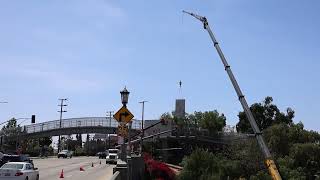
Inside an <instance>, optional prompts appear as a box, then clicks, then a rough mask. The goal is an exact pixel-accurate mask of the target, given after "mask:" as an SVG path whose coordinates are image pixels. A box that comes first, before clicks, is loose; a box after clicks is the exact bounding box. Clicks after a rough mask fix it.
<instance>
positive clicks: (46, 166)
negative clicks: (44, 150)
mask: <svg viewBox="0 0 320 180" xmlns="http://www.w3.org/2000/svg"><path fill="white" fill-rule="evenodd" d="M92 163H93V164H94V167H93V168H92V167H91V166H92ZM34 164H35V167H38V168H39V172H40V173H39V174H40V179H48V180H52V179H57V178H59V177H60V174H61V171H62V169H63V175H64V177H65V178H69V179H70V178H73V177H77V175H79V173H80V167H83V168H84V169H85V170H89V171H88V172H86V171H85V172H86V173H82V174H83V175H85V176H80V177H78V178H80V179H81V178H84V179H89V178H90V177H87V176H86V174H87V173H90V172H94V173H93V174H90V176H95V177H96V178H99V176H101V177H103V176H105V177H108V176H109V175H110V174H111V175H112V169H113V167H114V166H109V165H106V164H105V160H101V164H100V160H99V159H98V158H97V157H76V158H71V159H57V158H48V159H35V160H34ZM97 170H101V172H100V171H97ZM95 171H97V172H95Z"/></svg>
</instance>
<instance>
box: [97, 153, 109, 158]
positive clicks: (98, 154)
mask: <svg viewBox="0 0 320 180" xmlns="http://www.w3.org/2000/svg"><path fill="white" fill-rule="evenodd" d="M97 156H98V157H99V159H105V158H106V156H107V152H98V153H97Z"/></svg>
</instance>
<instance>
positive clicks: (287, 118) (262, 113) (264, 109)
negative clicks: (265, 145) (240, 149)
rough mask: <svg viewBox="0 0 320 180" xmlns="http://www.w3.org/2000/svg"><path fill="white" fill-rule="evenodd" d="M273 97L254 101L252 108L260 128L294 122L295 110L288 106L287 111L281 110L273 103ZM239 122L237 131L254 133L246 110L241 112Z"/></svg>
mask: <svg viewBox="0 0 320 180" xmlns="http://www.w3.org/2000/svg"><path fill="white" fill-rule="evenodd" d="M272 102H273V99H272V97H269V96H268V97H266V98H265V100H264V101H263V102H262V103H254V104H253V105H251V107H250V110H251V112H252V114H253V116H254V118H255V120H256V123H257V125H258V127H259V128H260V130H263V129H266V128H268V127H270V126H271V125H273V124H279V123H284V124H288V125H290V124H292V119H293V118H294V111H293V110H292V109H291V108H287V112H286V113H283V112H280V110H279V109H278V107H277V106H276V105H275V104H273V103H272ZM238 117H239V122H238V123H237V126H236V128H237V131H238V132H243V133H253V130H252V128H251V125H250V123H249V120H248V119H247V116H246V114H245V112H244V111H242V112H239V115H238Z"/></svg>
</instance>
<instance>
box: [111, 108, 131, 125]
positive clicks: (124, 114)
mask: <svg viewBox="0 0 320 180" xmlns="http://www.w3.org/2000/svg"><path fill="white" fill-rule="evenodd" d="M113 117H114V118H115V119H116V120H117V121H118V122H120V123H121V122H122V123H125V124H127V123H128V122H130V121H131V120H132V118H133V117H134V116H133V114H131V112H130V111H129V110H128V109H127V108H126V107H125V106H122V108H121V109H119V111H118V112H117V113H116V114H115V115H113Z"/></svg>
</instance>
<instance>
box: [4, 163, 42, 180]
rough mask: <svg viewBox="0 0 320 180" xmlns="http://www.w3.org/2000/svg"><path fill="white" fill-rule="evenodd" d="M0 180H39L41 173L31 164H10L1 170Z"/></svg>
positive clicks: (6, 164)
mask: <svg viewBox="0 0 320 180" xmlns="http://www.w3.org/2000/svg"><path fill="white" fill-rule="evenodd" d="M0 180H39V171H38V168H34V167H33V164H31V163H27V162H8V163H5V164H4V165H3V166H1V168H0Z"/></svg>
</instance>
